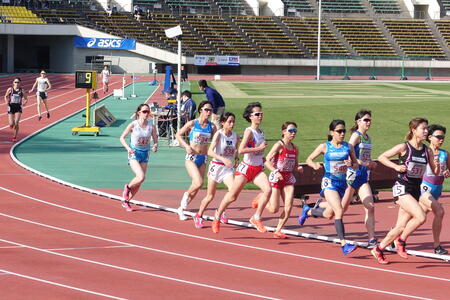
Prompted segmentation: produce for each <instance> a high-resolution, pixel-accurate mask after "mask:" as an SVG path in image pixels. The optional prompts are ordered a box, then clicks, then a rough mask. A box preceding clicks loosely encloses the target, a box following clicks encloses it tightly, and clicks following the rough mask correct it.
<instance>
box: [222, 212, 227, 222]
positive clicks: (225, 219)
mask: <svg viewBox="0 0 450 300" xmlns="http://www.w3.org/2000/svg"><path fill="white" fill-rule="evenodd" d="M220 222H222V223H223V224H227V223H228V217H227V216H226V215H225V212H223V213H222V215H221V216H220Z"/></svg>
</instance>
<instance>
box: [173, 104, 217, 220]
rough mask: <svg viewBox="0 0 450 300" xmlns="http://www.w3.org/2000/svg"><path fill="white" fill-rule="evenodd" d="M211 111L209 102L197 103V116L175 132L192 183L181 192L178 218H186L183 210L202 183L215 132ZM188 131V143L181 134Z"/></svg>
mask: <svg viewBox="0 0 450 300" xmlns="http://www.w3.org/2000/svg"><path fill="white" fill-rule="evenodd" d="M212 111H213V109H212V104H211V102H209V101H203V102H201V103H200V104H199V105H198V113H199V117H198V118H197V119H195V120H191V121H189V122H187V123H186V124H184V126H183V127H182V128H181V129H180V130H179V131H178V132H177V134H176V137H177V140H178V142H179V143H180V145H181V146H182V147H184V148H185V149H186V157H185V167H186V170H187V172H188V174H189V176H190V177H191V178H192V183H191V185H190V187H189V188H188V190H187V191H186V192H185V193H184V194H183V197H182V198H181V202H180V207H178V210H177V212H178V217H179V218H180V220H186V219H187V217H186V216H185V215H184V213H183V210H185V209H186V208H187V207H188V205H189V203H191V201H192V200H193V199H194V198H195V196H196V195H197V193H198V191H199V190H200V189H201V187H202V185H203V177H204V175H205V168H206V160H207V158H208V156H207V153H208V146H209V143H210V142H211V138H212V137H213V135H214V134H215V132H216V126H215V125H214V124H213V123H212V122H211V121H209V119H210V118H211V114H212ZM188 132H189V144H188V143H186V141H184V139H183V136H184V135H185V134H186V133H188Z"/></svg>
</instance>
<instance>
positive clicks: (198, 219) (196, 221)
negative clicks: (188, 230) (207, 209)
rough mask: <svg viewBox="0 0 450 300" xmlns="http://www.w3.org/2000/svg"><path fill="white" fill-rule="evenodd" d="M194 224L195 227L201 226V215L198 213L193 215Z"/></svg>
mask: <svg viewBox="0 0 450 300" xmlns="http://www.w3.org/2000/svg"><path fill="white" fill-rule="evenodd" d="M194 225H195V228H198V229H200V228H203V219H202V217H200V216H199V215H195V216H194Z"/></svg>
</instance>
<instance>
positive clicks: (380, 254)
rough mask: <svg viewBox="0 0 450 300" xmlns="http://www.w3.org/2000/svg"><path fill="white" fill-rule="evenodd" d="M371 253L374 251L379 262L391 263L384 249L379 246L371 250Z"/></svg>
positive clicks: (373, 253)
mask: <svg viewBox="0 0 450 300" xmlns="http://www.w3.org/2000/svg"><path fill="white" fill-rule="evenodd" d="M370 253H372V255H373V257H375V259H376V260H377V261H378V263H379V264H382V265H387V264H388V263H389V262H388V261H387V259H386V258H385V257H384V253H383V250H381V249H380V248H379V247H378V246H376V247H375V248H373V249H372V250H370Z"/></svg>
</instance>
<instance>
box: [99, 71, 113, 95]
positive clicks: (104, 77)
mask: <svg viewBox="0 0 450 300" xmlns="http://www.w3.org/2000/svg"><path fill="white" fill-rule="evenodd" d="M101 75H102V83H103V94H106V93H107V92H108V90H109V79H110V77H111V72H110V71H109V68H108V66H105V67H104V68H103V70H102V73H101Z"/></svg>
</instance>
